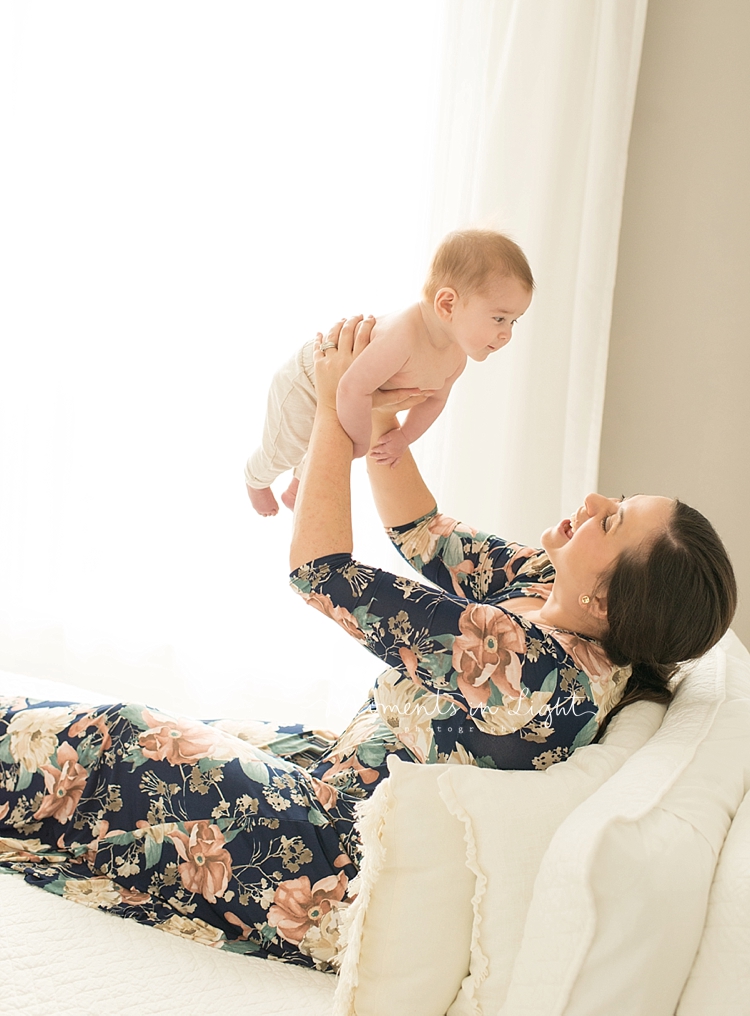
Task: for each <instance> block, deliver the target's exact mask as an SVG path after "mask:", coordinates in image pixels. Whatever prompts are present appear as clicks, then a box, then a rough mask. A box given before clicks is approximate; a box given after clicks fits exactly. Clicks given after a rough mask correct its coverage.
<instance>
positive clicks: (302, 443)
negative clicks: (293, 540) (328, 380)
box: [245, 342, 316, 515]
mask: <svg viewBox="0 0 750 1016" xmlns="http://www.w3.org/2000/svg"><path fill="white" fill-rule="evenodd" d="M312 378H313V365H312V343H311V342H309V343H307V344H306V345H304V346H303V347H302V349H300V350H299V351H298V352H297V353H296V354H295V355H294V356H293V357H292V358H291V360H289V361H288V362H287V363H286V364H284V366H283V367H282V368H281V369H280V370H278V371H277V372H276V374H275V375H274V379H273V381H272V383H271V387H270V389H269V392H268V406H267V410H266V422H265V426H264V429H263V440H262V442H261V444H260V447H258V448H257V449H256V450H255V451H254V452H253V454H252V455H251V456H250V458H249V459H248V460H247V465H246V466H245V482H246V484H247V492H248V495H249V497H250V501H251V503H252V505H253V507H254V508H255V510H256V511H257V512H258V513H259V514H261V515H275V514H276V513H277V512H278V504H277V502H276V498H275V497H274V496H273V493H272V492H271V490H270V486H271V483H272V482H273V481H274V480H275V479H276V477H277V476H278V475H279V474H280V473H283V472H286V470H288V469H295V470H297V469H298V468H299V466H300V463H301V462H302V460H303V458H304V457H305V452H306V451H307V446H308V443H309V441H310V434H311V432H312V424H313V419H314V418H315V405H316V397H315V388H314V386H313V381H312ZM297 485H298V480H297V484H296V485H295V481H292V484H291V485H290V486H294V491H293V494H292V495H289V497H287V494H286V493H285V494H284V495H282V501H284V503H285V504H287V506H288V507H290V508H291V507H293V506H294V496H296V486H297ZM289 500H291V504H289Z"/></svg>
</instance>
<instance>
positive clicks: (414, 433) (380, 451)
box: [370, 364, 466, 466]
mask: <svg viewBox="0 0 750 1016" xmlns="http://www.w3.org/2000/svg"><path fill="white" fill-rule="evenodd" d="M465 366H466V364H462V365H461V366H460V367H459V368H458V370H457V371H455V372H454V373H453V374H451V376H450V377H449V378H448V380H447V381H446V382H445V384H444V385H443V387H442V388H440V389H439V390H438V391H436V392H435V394H434V395H431V396H430V397H429V398H428V399H425V401H424V402H422V403H421V404H420V405H418V406H414V408H413V409H410V410H409V413H408V415H407V417H406V419H405V420H404V422H403V425H402V426H401V427H396V428H394V429H393V430H389V431H388V433H387V434H383V436H382V437H381V438H380V440H379V441H376V442H375V444H374V445H373V446H372V451H371V452H370V455H371V456H372V458H373V459H375V461H376V462H379V463H380V464H381V465H383V466H395V465H397V464H398V461H399V459H400V458H401V456H402V455H403V454H404V452H405V451H406V449H407V448H408V447H409V445H410V444H411V443H412V441H416V440H417V438H418V437H421V436H422V435H423V434H424V432H425V431H426V430H427V429H428V428H429V427H431V426H432V424H433V423H434V422H435V420H437V418H438V417H439V416H440V414H441V413H442V411H443V408H444V407H445V403H446V402H447V401H448V396H449V395H450V390H451V388H452V387H453V384H454V382H455V381H456V379H457V378H458V377H460V376H461V374H462V373H463V370H464V367H465Z"/></svg>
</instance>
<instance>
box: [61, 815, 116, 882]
mask: <svg viewBox="0 0 750 1016" xmlns="http://www.w3.org/2000/svg"><path fill="white" fill-rule="evenodd" d="M92 832H95V833H96V836H95V837H94V839H93V840H92V841H91V842H90V843H89V845H88V849H87V850H86V853H85V854H84V855H83V859H84V861H85V862H86V864H87V865H88V866H89V868H91V870H92V871H93V870H94V865H95V863H96V855H97V853H98V852H99V840H103V839H104V837H105V836H106V835H107V833H108V832H109V822H108V821H107V820H106V818H100V819H99V821H98V823H97V824H96V826H95V827H94V829H93V830H92ZM60 839H61V840H62V839H63V837H62V836H61V837H60ZM57 845H58V847H60V848H61V849H62V848H64V844H63V843H60V842H58V844H57Z"/></svg>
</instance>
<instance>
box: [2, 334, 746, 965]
mask: <svg viewBox="0 0 750 1016" xmlns="http://www.w3.org/2000/svg"><path fill="white" fill-rule="evenodd" d="M371 327H372V320H371V319H368V321H361V319H353V320H350V321H348V322H346V323H345V324H339V325H337V326H335V327H334V328H333V329H332V330H331V332H329V334H328V336H327V338H326V341H325V342H323V341H322V337H319V338H318V343H317V350H316V354H315V358H316V381H317V388H318V396H319V401H318V409H317V414H316V419H315V426H314V429H313V434H312V438H311V442H310V448H309V452H308V459H307V466H306V471H305V477H304V479H303V482H302V485H301V487H300V493H299V495H298V500H297V506H296V511H295V526H294V536H293V540H292V547H291V565H292V568H293V569H294V572H293V576H292V579H293V584H294V586H295V588H296V589H297V590H298V591H299V592H300V593H301V594H302V595H303V596H304V597H305V598H306V599H307V600H308V602H310V603H311V604H312V605H313V606H315V607H317V608H318V609H321V610H322V611H323V612H324V613H325V614H327V615H329V616H330V617H332V618H333V619H334V620H336V621H337V622H338V623H339V624H341V625H342V626H343V627H344V629H345V630H346V631H348V632H349V633H350V634H351V635H352V636H353V637H355V638H357V639H358V640H359V641H360V642H362V643H363V644H365V645H366V646H367V647H368V648H369V649H370V650H371V651H373V652H375V653H377V654H378V655H379V656H382V657H383V658H384V659H385V660H386V662H388V663H389V664H390V669H389V670H388V671H386V673H385V674H384V675H382V676H381V677H380V678H379V680H378V682H377V684H376V688H375V689H374V691H373V693H372V694H371V696H370V698H369V699H368V702H367V703H366V704H365V706H364V707H363V709H362V710H361V711H360V713H359V714H358V716H357V717H355V719H354V721H353V722H352V724H350V726H349V728H348V730H347V731H345V733H344V734H343V735H342V737H341V738H339V740H338V741H337V742H336V743H335V744H333V746H332V747H331V749H330V750H329V751H328V752H327V753H326V754H324V755H323V757H322V758H320V754H319V753H318V758H319V759H320V760H319V761H318V762H317V764H314V767H313V768H305V767H304V766H303V765H300V764H298V763H299V761H300V760H301V759H304V760H305V763H306V764H307V765H308V766H309V764H310V760H311V758H314V755H315V744H314V742H313V740H311V739H305V738H304V737H301V736H300V735H299V732H298V731H295V730H292V729H288V730H287V731H286V733H285V734H283V735H281V736H274V737H272V736H271V734H270V733H269V732H268V731H267V730H260V731H258V730H257V729H256V730H252V729H251V730H248V729H238V727H237V725H234V726H233V727H230V726H228V725H226V724H224V725H222V724H221V723H213V724H203V723H199V722H197V721H193V720H184V719H174V718H172V717H168V716H164V715H163V714H161V713H158V712H156V711H155V710H151V709H148V708H145V707H143V706H135V705H115V706H100V707H93V708H92V707H87V706H82V705H75V704H68V703H50V702H44V703H30V702H29V701H28V700H26V699H20V700H10V701H9V700H5V701H4V702H3V703H2V709H1V710H0V788H1V789H0V862H1V863H3V864H5V865H6V866H7V867H10V868H12V869H14V870H16V871H20V872H23V873H24V875H25V877H26V879H27V881H29V882H32V883H35V884H38V885H40V886H42V887H43V888H46V889H48V890H49V891H51V892H55V893H58V894H60V895H64V896H67V897H69V898H71V899H74V900H78V901H79V902H83V903H85V904H86V905H88V906H94V907H99V908H100V909H105V910H109V911H111V912H113V913H116V914H120V915H122V916H126V917H131V918H134V919H136V920H138V921H141V922H144V923H149V924H152V925H156V926H158V927H160V928H162V929H164V930H166V931H170V932H172V933H174V934H178V935H181V936H184V937H190V938H196V939H198V940H200V941H204V942H207V943H209V944H212V945H214V946H216V947H219V948H224V949H229V950H232V951H236V952H247V953H255V954H257V955H272V956H276V957H278V958H281V959H285V960H287V961H291V962H297V963H302V964H306V965H313V964H314V965H316V966H319V967H325V966H326V965H328V964H330V965H335V963H336V951H337V928H338V923H339V920H340V917H341V914H342V911H343V910H344V909H345V907H346V905H347V897H346V894H347V889H348V883H349V880H350V879H351V878H352V877H353V876H354V875H355V874H356V871H357V865H358V851H359V845H358V839H357V835H356V831H355V829H354V825H353V819H354V808H355V805H356V803H357V801H358V800H359V799H360V798H362V797H364V796H366V795H368V794H370V793H371V792H372V790H373V788H374V787H375V786H376V785H377V783H378V781H379V780H380V779H382V778H383V777H384V776H385V775H386V774H387V765H386V759H387V756H388V755H389V754H392V753H396V754H398V755H399V756H400V757H402V758H405V759H408V760H412V761H416V762H436V761H452V762H464V763H475V764H478V765H485V766H495V767H506V768H536V769H541V768H545V767H546V766H547V765H549V764H551V763H553V762H556V761H559V760H561V759H564V758H566V757H567V756H568V755H569V754H570V752H571V751H573V750H574V749H575V748H576V747H578V746H579V745H582V744H586V743H588V742H590V741H591V740H593V739H594V738H595V736H596V735H597V732H598V731H600V730H601V729H602V725H603V724H604V723H606V720H607V718H608V717H609V716H611V715H612V712H613V711H614V710H615V709H616V708H619V707H621V706H622V705H623V704H624V703H625V702H627V701H633V700H635V699H637V698H643V697H649V698H657V699H660V700H665V701H666V700H668V698H669V696H670V692H669V689H668V686H667V681H668V679H669V677H670V676H671V674H672V673H673V672H674V670H675V667H676V664H677V663H678V662H680V661H683V660H687V659H692V658H694V657H697V656H699V655H701V654H702V653H704V652H705V651H706V650H707V649H709V648H710V647H711V646H712V645H713V644H714V643H715V642H716V641H717V640H718V639H719V638H720V637H721V635H722V634H723V633H724V631H725V630H726V628H727V626H728V624H729V622H730V620H731V617H732V614H733V611H734V604H735V599H736V591H735V585H734V578H733V575H732V570H731V566H730V564H729V562H728V559H727V557H726V553H725V551H724V548H723V547H722V545H721V542H720V541H719V539H718V537H717V536H716V534H715V533H714V531H713V529H712V528H711V527H710V525H709V524H708V523H707V522H706V521H705V519H703V518H702V516H700V515H699V514H698V513H697V512H694V511H693V510H692V509H689V508H687V507H685V506H684V505H680V504H679V503H678V502H672V501H670V500H669V499H667V498H659V497H646V496H644V495H637V496H635V497H633V498H628V499H624V500H623V501H620V502H618V501H613V500H612V499H610V498H603V497H600V496H598V495H590V496H589V497H588V498H586V501H585V503H584V505H582V506H581V508H579V509H578V511H577V512H576V513H575V514H574V516H573V518H572V519H571V520H567V519H566V520H564V521H563V522H561V523H560V525H558V526H557V527H556V528H554V529H549V530H547V531H546V532H545V533H544V534H543V537H542V544H543V548H544V550H543V551H538V550H534V549H531V548H525V547H519V546H518V545H516V544H507V543H505V542H503V541H501V540H498V539H497V538H495V537H490V536H485V535H482V534H479V533H475V532H474V531H473V530H470V529H468V528H467V527H465V526H461V525H459V524H457V523H455V522H454V521H453V520H450V519H446V518H445V517H444V516H440V515H437V514H436V508H435V502H434V499H433V498H432V496H431V495H430V493H429V491H428V490H427V488H426V487H425V485H424V483H423V482H422V479H421V477H420V476H419V473H418V471H417V468H416V466H415V464H414V461H413V459H412V458H411V456H410V455H409V453H408V452H407V453H406V454H405V456H404V458H403V459H402V460H401V462H400V463H399V464H398V465H397V466H396V468H394V469H390V468H387V467H384V466H381V465H379V464H378V462H377V443H376V444H375V456H376V459H375V460H374V461H371V463H370V469H371V479H372V486H373V491H374V494H375V498H376V501H377V504H378V508H379V511H380V514H381V517H382V519H383V521H384V523H385V524H386V525H387V526H388V527H389V529H390V532H391V535H392V538H393V540H394V542H395V543H396V545H397V546H398V547H399V548H400V549H401V551H402V552H403V553H404V554H405V556H407V557H408V558H409V559H410V560H411V561H412V563H413V564H414V565H415V566H416V567H417V569H418V570H421V571H423V573H424V574H425V576H426V577H427V578H428V579H430V580H431V581H432V582H434V583H436V584H437V586H439V587H442V588H438V589H436V588H435V587H434V586H432V585H430V586H428V585H425V584H422V583H419V582H416V581H412V580H409V579H404V578H400V577H397V576H395V575H390V574H388V573H386V572H381V571H378V570H375V569H372V568H367V567H365V566H362V565H359V564H357V563H356V562H354V561H352V558H351V550H352V536H351V511H350V493H349V473H350V466H351V460H352V446H351V442H350V440H349V438H348V437H347V435H346V433H345V432H344V431H343V430H342V428H341V426H340V425H339V422H338V417H337V415H336V407H335V401H336V387H337V384H338V379H339V378H340V377H341V375H342V374H343V372H344V371H345V370H346V368H347V367H348V365H349V364H350V363H351V361H352V358H353V357H355V356H356V355H357V354H358V352H359V351H360V350H361V349H362V348H364V346H365V344H366V343H367V341H368V336H369V331H370V329H371ZM408 394H409V393H408V392H407V393H401V395H402V396H406V395H408ZM389 397H390V398H394V397H396V396H394V395H393V393H390V394H389ZM405 405H406V403H402V404H401V406H402V407H404V406H405ZM394 424H395V420H394V416H393V413H392V412H391V413H388V412H385V413H383V414H382V415H381V417H380V418H379V420H378V422H377V426H378V430H377V431H376V434H375V437H376V438H377V436H378V434H380V433H385V432H386V431H388V430H390V429H392V428H393V426H394ZM258 726H261V727H262V725H256V727H258ZM230 731H234V732H233V733H232V732H230ZM237 733H239V734H240V735H243V736H240V737H238V736H234V735H235V734H237ZM243 737H244V739H243ZM250 741H253V742H254V743H255V745H257V744H258V743H263V744H264V745H265V750H260V749H258V748H257V747H255V746H253V744H251V743H249V742H250ZM284 755H286V756H287V757H286V758H285V757H283V756H284ZM289 756H291V757H292V758H293V759H294V760H295V761H290V760H289Z"/></svg>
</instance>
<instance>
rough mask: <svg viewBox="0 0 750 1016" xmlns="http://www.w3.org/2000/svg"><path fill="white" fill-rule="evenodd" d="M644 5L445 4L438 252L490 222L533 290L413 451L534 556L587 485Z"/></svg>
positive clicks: (456, 495) (551, 0)
mask: <svg viewBox="0 0 750 1016" xmlns="http://www.w3.org/2000/svg"><path fill="white" fill-rule="evenodd" d="M646 6H647V2H646V0H617V2H614V0H477V2H476V3H472V4H463V3H460V2H451V0H449V2H448V5H447V18H446V25H447V27H446V33H445V39H446V42H445V51H444V56H443V62H444V67H445V72H444V75H443V97H442V101H441V105H440V121H439V127H438V148H437V179H436V186H435V194H434V199H433V201H434V206H433V207H434V210H433V217H432V238H433V240H434V241H436V240H437V239H438V238H439V237H440V236H441V235H442V234H443V233H445V232H446V231H448V230H449V229H452V228H459V227H461V226H467V225H480V226H481V225H487V226H491V227H493V228H498V229H501V230H503V231H505V232H508V233H509V234H510V235H511V236H512V237H513V238H514V239H515V240H517V241H518V242H519V243H520V244H521V246H522V247H523V248H524V250H525V251H526V253H527V255H528V257H529V260H530V263H531V266H532V270H533V272H534V275H535V278H536V281H537V291H536V294H535V297H534V300H533V302H532V306H531V309H530V311H529V312H528V313H527V315H526V316H525V318H524V319H523V320H522V322H521V323H519V324H518V325H517V326H516V332H515V337H514V339H513V341H512V342H511V344H510V346H508V347H506V349H505V350H503V351H502V352H501V353H499V354H496V355H494V356H493V357H491V358H490V360H488V361H485V363H483V364H470V365H469V369H468V370H467V371H466V373H465V375H464V377H463V378H462V379H461V381H459V383H458V385H457V386H456V389H455V390H454V393H453V395H452V396H451V399H450V401H449V404H448V407H447V409H446V411H445V412H444V414H443V418H442V419H441V420H439V421H438V424H437V425H436V426H435V427H433V428H432V430H431V431H429V432H428V434H427V435H426V436H425V438H424V439H423V441H422V445H423V450H422V454H423V457H424V460H425V463H426V468H427V471H428V473H429V475H430V478H431V479H432V481H433V484H434V486H435V487H436V489H437V492H438V494H439V499H440V502H441V504H442V505H443V506H444V508H445V510H446V511H448V512H449V513H451V514H458V515H460V516H462V517H464V518H466V520H467V521H468V522H470V523H471V524H473V525H479V526H481V527H483V528H487V529H491V530H493V531H496V532H501V533H503V534H504V535H506V534H507V535H508V536H510V537H512V538H514V539H519V540H523V541H528V542H536V541H537V539H538V536H539V533H540V532H541V530H542V529H543V528H545V527H546V526H548V525H550V524H552V523H554V522H556V521H557V520H559V518H560V517H562V516H563V515H564V514H566V513H568V512H569V511H571V510H572V509H573V508H574V507H575V506H576V505H577V504H578V503H580V500H581V498H582V497H583V496H584V494H585V493H587V491H589V490H591V489H594V488H595V486H596V480H597V463H598V450H599V433H600V426H601V414H602V406H603V398H604V384H605V373H606V361H607V346H608V339H609V322H610V316H611V307H612V295H613V289H614V279H615V267H616V258H617V244H618V237H619V229H620V216H621V206H622V196H623V188H624V180H625V167H626V163H627V149H628V140H629V134H630V124H631V119H632V111H633V105H634V101H635V90H636V83H637V79H638V68H639V61H640V52H641V46H642V40H643V31H644V25H645V16H646Z"/></svg>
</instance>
